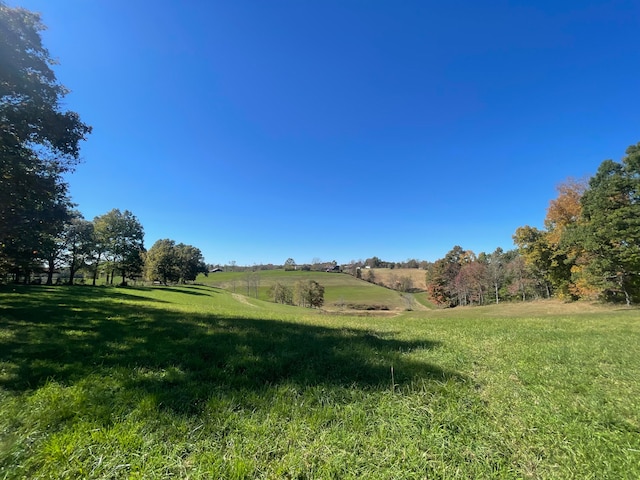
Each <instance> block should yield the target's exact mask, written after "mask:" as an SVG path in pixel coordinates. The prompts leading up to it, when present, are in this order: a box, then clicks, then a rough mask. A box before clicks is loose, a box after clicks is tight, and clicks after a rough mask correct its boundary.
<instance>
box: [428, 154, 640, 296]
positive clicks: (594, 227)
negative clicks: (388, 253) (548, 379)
mask: <svg viewBox="0 0 640 480" xmlns="http://www.w3.org/2000/svg"><path fill="white" fill-rule="evenodd" d="M557 190H558V196H557V197H556V198H555V199H553V200H551V201H550V203H549V206H548V208H547V213H546V217H545V220H544V227H545V228H543V229H539V228H536V227H531V226H528V225H525V226H522V227H519V228H518V229H516V232H515V233H514V235H513V241H514V244H515V245H516V247H517V248H516V249H515V250H511V251H507V252H504V251H502V249H497V250H496V251H494V252H493V253H490V254H487V253H480V254H479V255H476V254H475V253H474V252H472V251H469V250H464V249H463V248H461V247H460V246H455V247H454V248H453V249H452V250H451V251H449V252H448V253H447V254H446V255H445V256H444V258H442V259H439V260H437V261H435V262H433V263H430V264H429V265H428V266H427V267H426V270H427V272H426V277H427V278H426V280H427V290H428V292H429V295H430V298H431V300H432V301H433V302H434V303H436V304H438V305H442V306H456V305H474V304H486V303H489V302H495V303H498V302H500V301H501V300H507V299H520V300H527V299H532V298H550V297H556V298H561V299H568V300H577V299H600V300H605V301H614V302H622V303H625V304H626V305H631V304H632V303H635V302H638V301H640V143H638V144H636V145H631V146H629V147H628V148H627V150H626V155H625V156H624V157H623V158H622V160H621V161H620V162H615V161H613V160H610V159H609V160H605V161H603V162H602V163H601V164H600V166H599V168H598V170H597V172H596V174H595V175H594V176H593V177H591V178H590V179H588V180H584V181H581V180H575V179H568V180H566V181H565V182H564V183H562V184H561V185H559V186H558V189H557Z"/></svg>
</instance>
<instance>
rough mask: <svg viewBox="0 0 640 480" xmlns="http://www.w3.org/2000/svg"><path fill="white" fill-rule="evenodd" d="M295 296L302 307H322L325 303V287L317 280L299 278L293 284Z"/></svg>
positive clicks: (296, 302)
mask: <svg viewBox="0 0 640 480" xmlns="http://www.w3.org/2000/svg"><path fill="white" fill-rule="evenodd" d="M293 298H294V302H295V304H296V305H298V306H300V307H309V308H314V307H315V308H320V307H321V306H322V305H324V287H323V286H322V285H320V284H319V283H318V282H316V281H315V280H307V281H302V280H299V281H297V282H296V283H295V284H294V286H293Z"/></svg>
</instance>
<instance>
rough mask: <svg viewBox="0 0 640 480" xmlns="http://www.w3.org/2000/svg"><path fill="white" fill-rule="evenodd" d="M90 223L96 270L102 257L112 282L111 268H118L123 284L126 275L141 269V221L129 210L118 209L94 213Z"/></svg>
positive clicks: (142, 235)
mask: <svg viewBox="0 0 640 480" xmlns="http://www.w3.org/2000/svg"><path fill="white" fill-rule="evenodd" d="M93 223H94V232H95V241H96V243H95V246H96V249H95V252H96V257H95V260H96V261H95V264H94V268H95V272H96V273H97V269H98V266H99V264H100V260H101V258H102V257H104V259H106V260H107V262H108V264H109V266H110V269H111V283H113V275H114V274H113V271H114V270H118V271H120V274H121V275H122V284H125V283H126V277H127V275H130V276H131V275H135V274H138V273H140V272H141V271H142V267H143V258H142V255H143V253H144V251H145V250H144V230H143V228H142V224H141V223H140V221H139V220H138V219H137V218H136V216H135V215H134V214H133V213H131V212H130V211H129V210H125V211H124V212H121V211H120V210H119V209H117V208H114V209H113V210H111V211H109V212H107V213H105V214H104V215H100V216H97V217H96V218H95V219H94V220H93ZM94 280H95V273H94Z"/></svg>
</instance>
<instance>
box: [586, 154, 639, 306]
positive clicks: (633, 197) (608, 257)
mask: <svg viewBox="0 0 640 480" xmlns="http://www.w3.org/2000/svg"><path fill="white" fill-rule="evenodd" d="M581 203H582V218H581V224H580V225H579V226H578V227H577V228H576V231H575V234H576V239H577V240H578V241H579V242H580V243H581V244H582V246H583V247H584V250H585V255H587V256H588V258H589V262H588V264H587V265H586V267H585V268H586V269H587V272H588V273H589V274H590V275H591V278H592V281H593V282H594V283H595V284H596V285H598V286H599V287H600V288H601V289H602V291H603V292H604V293H607V292H610V293H611V294H612V295H613V296H616V295H618V294H619V295H621V296H622V297H623V298H624V300H625V302H626V304H627V305H630V304H631V303H632V299H633V298H634V297H635V296H638V295H639V294H640V278H639V275H640V143H638V144H636V145H631V146H630V147H629V148H628V149H627V151H626V156H625V157H623V159H622V162H621V163H617V162H614V161H613V160H605V161H604V162H602V164H601V165H600V167H599V168H598V171H597V172H596V174H595V175H594V176H593V177H592V178H591V179H590V180H589V188H588V189H587V190H586V191H585V192H584V195H583V196H582V202H581Z"/></svg>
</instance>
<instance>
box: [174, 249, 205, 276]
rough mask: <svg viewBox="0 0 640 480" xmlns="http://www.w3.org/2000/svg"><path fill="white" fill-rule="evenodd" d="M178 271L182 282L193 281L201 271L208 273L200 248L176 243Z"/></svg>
mask: <svg viewBox="0 0 640 480" xmlns="http://www.w3.org/2000/svg"><path fill="white" fill-rule="evenodd" d="M176 256H177V265H178V273H179V276H180V281H181V282H182V283H186V282H192V281H194V280H195V279H196V277H197V276H198V274H199V273H204V274H205V275H206V274H207V273H208V270H207V265H206V263H205V262H204V257H203V256H202V252H201V251H200V249H199V248H196V247H194V246H193V245H185V244H184V243H179V244H178V245H176Z"/></svg>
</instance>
